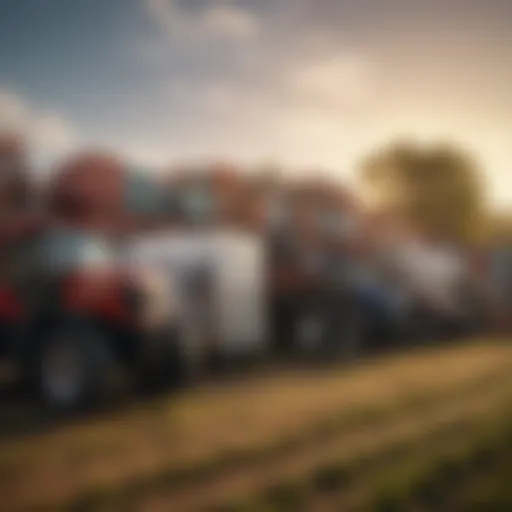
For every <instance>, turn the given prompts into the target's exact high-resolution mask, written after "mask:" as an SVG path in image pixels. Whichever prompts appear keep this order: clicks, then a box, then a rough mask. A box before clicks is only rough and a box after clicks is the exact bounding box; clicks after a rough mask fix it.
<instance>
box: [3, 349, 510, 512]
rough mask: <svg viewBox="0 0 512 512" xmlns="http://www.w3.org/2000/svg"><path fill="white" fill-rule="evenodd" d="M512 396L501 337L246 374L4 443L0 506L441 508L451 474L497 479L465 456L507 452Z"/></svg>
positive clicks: (455, 492) (456, 492) (456, 489)
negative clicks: (440, 478) (441, 478)
mask: <svg viewBox="0 0 512 512" xmlns="http://www.w3.org/2000/svg"><path fill="white" fill-rule="evenodd" d="M511 401H512V344H510V343H508V342H507V341H506V340H500V341H498V340H477V341H471V342H467V343H459V344H456V345H452V346H450V347H445V348H439V347H437V348H431V349H421V350H416V351H411V352H409V353H406V354H401V355H393V356H391V355H388V356H385V357H382V358H380V359H378V360H374V361H370V362H366V363H362V364H359V365H354V366H353V367H343V368H342V367H339V368H336V367H329V368H324V369H322V370H320V369H316V370H315V371H308V372H305V371H299V370H296V371H286V372H284V371H283V372H272V373H271V374H270V375H269V374H265V375H261V376H259V377H258V376H252V377H249V378H246V379H243V380H239V381H236V382H231V383H229V384H227V383H226V384H225V385H215V386H211V387H210V388H208V389H207V388H204V389H196V390H189V391H186V392H183V393H180V394H179V395H175V396H168V397H160V398H157V399H154V400H152V401H151V402H146V403H138V404H133V405H127V406H124V407H121V408H119V407H118V408H117V409H116V410H114V411H112V412H109V413H103V414H101V415H96V416H95V417H89V418H82V419H80V421H78V420H77V421H76V422H75V423H73V424H70V423H67V424H60V425H54V426H53V427H52V428H51V429H47V430H46V431H43V432H39V433H32V434H23V435H22V434H21V432H20V435H19V436H17V437H16V436H15V437H12V436H11V437H10V438H8V439H7V438H6V439H3V440H0V496H1V502H0V507H2V508H1V509H2V510H5V511H9V512H10V511H16V510H33V509H34V507H37V509H38V510H105V511H106V510H120V511H124V510H141V511H148V512H152V511H160V510H161V511H179V512H182V511H183V512H187V511H195V510H217V509H218V510H259V511H273V510H289V511H293V510H301V509H303V510H315V511H316V510H319V511H320V510H441V509H442V508H439V507H441V506H448V505H453V503H448V502H446V503H445V502H442V500H441V499H440V498H439V493H440V490H439V489H440V488H441V486H440V483H439V482H437V481H436V478H437V475H439V474H444V473H443V471H445V470H447V468H448V469H449V468H452V469H453V468H458V474H459V476H460V475H461V474H463V473H464V474H465V475H466V476H465V478H467V479H470V480H471V481H476V480H478V481H479V482H480V480H481V481H482V483H481V485H480V484H479V485H480V487H481V488H482V489H483V490H481V491H480V495H479V496H477V497H475V503H476V502H478V501H480V502H483V500H485V499H488V498H489V497H488V494H489V493H491V494H492V492H493V491H492V489H491V487H492V486H491V483H489V479H487V480H486V479H485V478H483V477H482V475H481V472H480V473H479V472H478V467H477V465H475V464H473V466H471V464H469V462H471V460H472V458H471V457H472V455H471V454H473V452H474V453H478V452H479V451H480V452H482V451H483V452H485V450H484V449H483V448H482V447H483V446H488V445H489V444H492V442H491V441H493V440H496V439H504V440H505V441H503V443H504V444H503V446H508V445H507V444H506V440H507V439H510V436H509V437H507V428H508V423H507V418H508V416H507V414H508V412H510V411H509V407H510V404H511V403H512V402H511ZM511 417H512V412H511ZM491 434H492V435H491ZM492 446H494V448H495V449H494V451H492V450H491V451H492V453H494V455H495V456H494V459H492V460H493V464H494V465H493V468H494V469H493V471H494V472H495V474H498V473H499V472H500V471H501V472H503V471H506V469H507V468H506V464H503V463H502V462H501V461H500V460H499V458H498V457H497V456H496V454H497V453H498V452H499V450H497V449H496V446H502V445H500V444H499V443H498V442H497V441H495V442H494V444H492ZM500 453H505V451H504V449H503V450H501V452H500ZM461 461H462V462H461ZM468 461H469V462H468ZM463 462H464V464H466V463H467V464H466V466H467V465H468V464H469V466H470V467H471V468H473V471H465V472H464V471H462V470H461V468H462V467H463V466H464V464H463ZM466 466H464V467H466ZM469 466H468V467H469ZM502 479H503V478H502ZM498 480H499V478H495V479H494V480H492V481H493V482H494V481H498ZM486 481H487V484H486V483H485V482H486ZM418 482H419V483H418ZM425 482H426V483H425ZM429 482H430V484H431V488H429V485H428V483H429ZM436 482H437V483H436ZM450 482H451V484H450V485H452V484H453V485H452V487H450V488H449V489H448V484H446V485H445V486H444V487H443V489H444V491H446V490H447V489H448V490H450V495H451V496H452V500H456V499H457V500H459V501H458V502H457V503H462V501H461V500H464V499H465V500H468V499H469V497H468V496H466V495H463V494H464V493H463V492H462V491H461V488H462V487H461V485H460V483H459V485H458V486H457V485H456V483H457V482H455V480H453V482H452V481H451V480H450ZM420 484H421V485H420ZM434 484H435V485H434ZM436 485H437V487H436ZM479 485H476V484H475V485H473V486H472V487H475V488H480V487H479ZM486 489H487V491H486ZM490 489H491V490H490ZM434 491H436V492H437V494H438V496H437V501H435V500H434V501H433V502H432V503H434V504H435V505H436V506H437V508H428V507H429V506H431V505H432V503H430V502H429V500H428V499H427V498H425V497H424V496H423V494H425V496H427V497H429V496H430V495H435V494H436V493H435V492H434ZM429 492H430V494H429ZM475 492H476V491H475ZM486 492H487V495H486ZM496 492H498V491H496ZM422 493H423V494H422ZM502 494H503V493H502ZM420 498H421V499H420ZM432 499H433V498H432ZM422 500H423V501H422ZM431 501H432V500H431ZM466 505H467V506H469V505H468V504H467V503H466ZM466 505H465V506H466ZM404 507H405V508H404ZM411 507H413V508H411ZM445 509H446V510H460V509H457V508H456V509H453V508H451V509H450V508H445ZM445 509H442V510H445ZM462 510H465V509H462ZM482 510H484V509H482Z"/></svg>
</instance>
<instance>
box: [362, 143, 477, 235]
mask: <svg viewBox="0 0 512 512" xmlns="http://www.w3.org/2000/svg"><path fill="white" fill-rule="evenodd" d="M361 177H362V179H363V182H364V184H365V185H366V186H367V187H368V189H369V191H370V192H373V193H374V194H375V195H376V197H377V198H378V200H379V202H380V204H381V206H383V207H384V208H386V209H388V210H390V211H393V212H394V213H396V214H397V215H399V216H401V217H402V218H404V219H406V220H407V221H409V222H410V223H411V224H412V225H413V226H414V227H416V228H417V229H419V230H420V231H421V232H423V233H425V234H427V235H429V236H434V237H437V238H442V239H445V240H449V241H455V242H472V241H475V240H476V239H478V238H479V237H480V236H481V235H482V231H483V230H484V229H485V228H484V223H485V206H486V205H485V191H484V187H483V183H482V181H481V171H480V168H479V165H478V163H477V162H476V160H475V159H474V158H473V157H472V156H471V155H470V154H468V153H466V151H464V150H463V149H461V148H458V147H455V146H452V145H448V144H437V145H433V146H430V147H421V146H419V145H416V144H414V143H411V142H400V143H395V144H392V145H390V146H387V147H384V148H382V149H380V150H378V151H376V152H374V153H372V154H370V155H369V156H368V157H367V158H366V159H364V161H363V162H362V165H361Z"/></svg>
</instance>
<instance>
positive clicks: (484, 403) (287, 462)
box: [137, 376, 512, 512]
mask: <svg viewBox="0 0 512 512" xmlns="http://www.w3.org/2000/svg"><path fill="white" fill-rule="evenodd" d="M511 397H512V376H511V377H510V378H509V379H507V380H506V381H504V380H501V381H498V382H497V383H496V384H495V385H493V386H485V387H482V389H481V390H480V391H478V392H475V394H474V395H473V396H471V395H469V396H465V397H460V398H459V399H456V400H455V399H454V400H451V401H448V402H447V403H445V404H442V405H441V406H439V407H425V410H424V411H423V412H421V413H419V412H418V411H416V412H413V413H411V412H406V413H405V414H398V415H396V416H394V417H392V418H389V419H388V420H387V421H384V422H383V423H382V424H380V425H370V426H368V427H362V428H360V429H358V430H357V431H356V432H352V433H349V434H345V435H340V436H336V437H334V438H333V439H326V440H325V441H320V442H318V443H315V444H313V445H312V446H306V447H304V448H302V449H298V450H296V451H295V452H294V453H292V454H290V455H288V456H285V457H281V458H280V459H279V460H274V461H271V463H270V464H268V463H267V464H255V465H253V466H251V465H248V466H245V467H243V468H240V469H239V470H238V471H234V472H230V473H228V474H224V475H222V474H220V475H219V476H218V477H216V478H212V479H211V480H210V481H207V482H205V483H204V484H200V485H194V484H192V485H190V486H185V487H184V488H183V489H181V490H178V491H177V492H173V493H169V494H167V495H166V493H165V489H160V490H159V491H157V492H155V493H153V495H152V496H149V497H148V496H146V497H144V499H143V500H141V502H140V503H139V505H138V506H137V509H138V510H141V511H144V512H160V511H162V512H164V511H166V510H180V511H182V512H192V511H198V510H203V509H207V508H208V507H210V506H211V505H212V504H217V503H218V504H222V503H223V502H226V501H227V502H229V501H230V500H233V499H234V500H235V501H236V499H237V498H243V497H244V496H250V495H251V493H257V492H258V491H259V490H261V489H266V488H269V487H271V486H273V485H276V483H279V482H284V483H286V482H288V481H294V480H296V479H299V478H304V476H305V475H307V474H308V472H309V473H310V472H312V471H313V470H314V469H316V468H319V467H321V466H322V465H325V464H326V463H329V462H334V461H341V460H347V461H348V460H353V459H354V458H355V456H361V457H364V456H365V455H370V454H373V453H375V452H377V453H378V452H379V450H383V449H385V448H386V447H388V446H390V445H394V444H396V443H398V442H407V441H413V440H415V439H418V440H419V441H420V442H421V439H422V437H423V436H426V435H427V434H428V433H429V432H431V431H433V430H435V429H439V427H447V428H449V427H450V426H451V425H452V424H454V423H455V424H457V423H460V422H462V420H471V419H475V418H479V417H480V416H482V415H485V414H489V413H492V412H494V411H496V410H497V409H499V408H500V406H501V405H502V404H503V403H505V401H506V400H508V399H510V398H511Z"/></svg>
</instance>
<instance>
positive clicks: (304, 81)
mask: <svg viewBox="0 0 512 512" xmlns="http://www.w3.org/2000/svg"><path fill="white" fill-rule="evenodd" d="M369 71H370V70H369V65H368V63H367V61H366V59H365V58H363V57H362V56H359V55H355V54H351V53H346V52H344V53H340V54H336V55H334V56H327V57H326V58H324V59H319V60H318V59H315V60H314V61H311V62H305V63H300V64H298V65H297V66H295V67H294V68H292V69H290V71H289V73H288V75H287V77H286V82H285V86H286V87H287V89H288V91H289V94H290V95H292V96H295V97H296V99H297V101H301V102H303V103H306V104H310V105H316V106H319V107H324V108H328V109H329V108H331V109H338V108H341V109H350V108H353V107H356V108H358V109H359V108H361V107H363V106H364V105H365V104H367V102H368V101H369V99H370V95H371V90H372V87H371V85H372V83H371V75H370V73H369Z"/></svg>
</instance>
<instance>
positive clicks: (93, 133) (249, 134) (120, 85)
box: [0, 0, 512, 206]
mask: <svg viewBox="0 0 512 512" xmlns="http://www.w3.org/2000/svg"><path fill="white" fill-rule="evenodd" d="M511 25H512V2H510V1H508V0H487V1H486V2H483V1H478V0H446V1H440V0H430V1H427V0H423V1H419V0H345V1H342V0H254V1H251V0H240V1H229V0H0V123H2V124H3V125H7V126H9V125H23V126H30V130H29V131H30V136H31V140H32V141H33V147H34V152H35V154H36V155H38V158H39V160H38V161H39V162H44V163H47V162H49V161H52V160H53V159H55V158H58V157H60V156H62V155H64V154H65V153H66V152H67V151H71V150H73V149H74V148H76V147H77V146H83V145H90V144H101V145H105V146H108V147H111V148H114V149H116V150H119V151H122V152H123V153H125V154H126V155H128V156H130V157H131V158H133V159H135V160H137V161H138V162H141V163H147V164H155V165H163V164H166V163H173V162H177V161H178V162H179V161H181V160H189V159H195V158H198V159H200V158H207V157H221V156H229V157H232V158H234V159H235V160H239V161H241V162H247V163H250V164H258V163H262V162H267V161H279V162H282V163H283V165H286V166H288V167H290V168H292V169H294V170H295V172H301V170H303V169H307V168H310V167H316V166H320V167H325V168H328V169H330V170H332V172H333V173H336V175H340V176H343V177H348V178H350V177H351V176H352V174H353V170H354V168H355V166H356V163H357V161H358V159H359V158H360V157H361V156H362V155H363V154H364V153H365V152H366V151H367V150H368V149H370V148H372V147H375V145H376V144H380V143H384V142H386V141H387V140H390V139H392V138H393V137H397V136H400V135H402V134H405V135H411V136H415V137H418V138H425V139H428V140H429V139H436V138H448V139H452V140H454V141H456V142H459V143H461V144H465V145H467V146H468V147H470V148H471V149H472V150H473V151H474V152H475V154H476V155H477V156H478V157H480V158H481V160H482V162H483V163H484V164H485V166H486V169H487V175H488V177H489V184H490V193H491V198H492V199H493V201H494V202H495V203H496V204H497V205H499V206H507V205H508V204H509V203H510V204H512V174H510V173H509V169H508V168H509V163H510V162H511V161H512V154H511V153H512V125H511V121H510V119H512V103H511V102H510V100H509V95H510V90H512V71H511V69H510V63H511V62H512V30H511V28H512V27H511Z"/></svg>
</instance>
